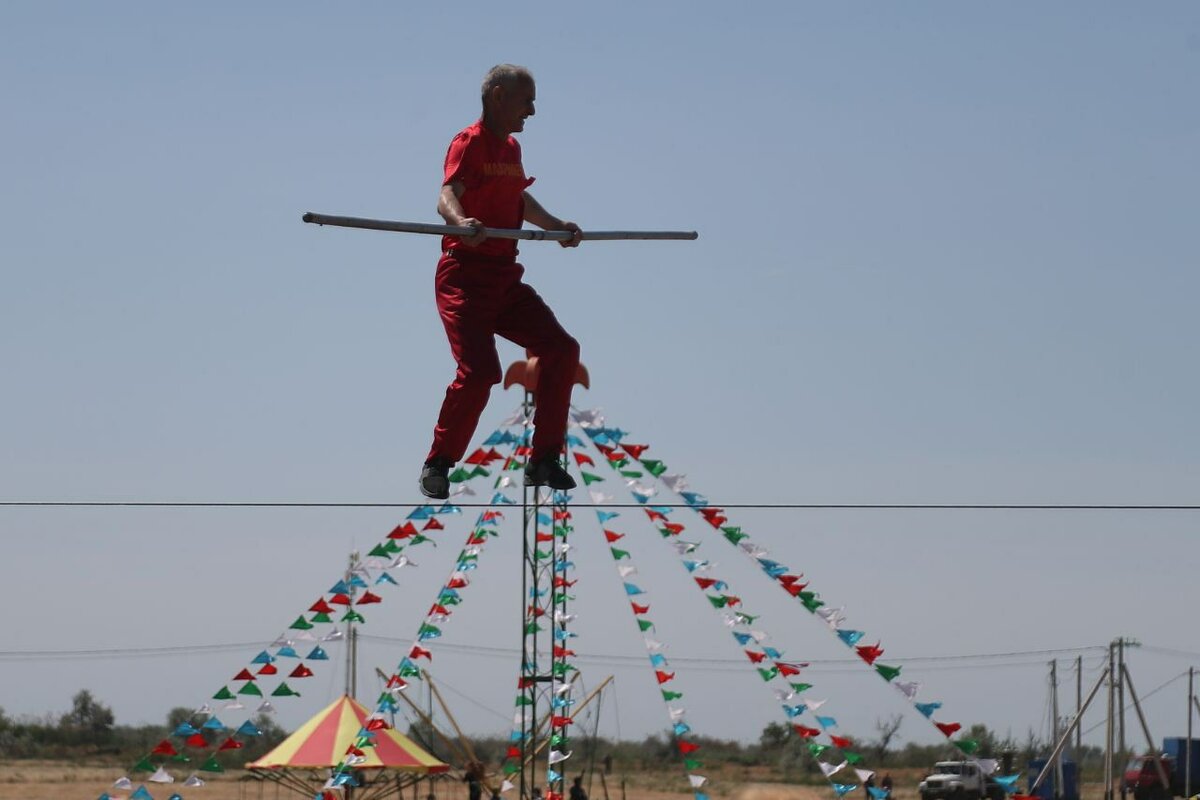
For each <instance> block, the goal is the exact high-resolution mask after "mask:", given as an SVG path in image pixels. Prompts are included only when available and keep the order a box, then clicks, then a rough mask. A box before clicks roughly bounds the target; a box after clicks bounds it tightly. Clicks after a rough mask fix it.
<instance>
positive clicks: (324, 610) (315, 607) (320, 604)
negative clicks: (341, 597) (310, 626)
mask: <svg viewBox="0 0 1200 800" xmlns="http://www.w3.org/2000/svg"><path fill="white" fill-rule="evenodd" d="M308 610H309V611H312V612H314V613H317V614H332V613H333V606H331V605H329V603H326V602H325V598H324V597H322V598H321V599H320V600H318V601H317V602H315V603H313V604H312V605H311V606H309V607H308Z"/></svg>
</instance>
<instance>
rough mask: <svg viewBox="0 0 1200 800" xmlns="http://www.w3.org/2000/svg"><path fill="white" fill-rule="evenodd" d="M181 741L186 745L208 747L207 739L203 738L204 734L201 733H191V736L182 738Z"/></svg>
mask: <svg viewBox="0 0 1200 800" xmlns="http://www.w3.org/2000/svg"><path fill="white" fill-rule="evenodd" d="M183 743H184V744H186V745H187V746H188V747H200V748H204V747H208V739H205V738H204V734H201V733H193V734H192V735H191V736H189V737H188V738H186V739H184V741H183Z"/></svg>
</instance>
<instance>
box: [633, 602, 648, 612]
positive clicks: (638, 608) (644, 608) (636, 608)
mask: <svg viewBox="0 0 1200 800" xmlns="http://www.w3.org/2000/svg"><path fill="white" fill-rule="evenodd" d="M629 605H631V606H633V613H635V614H649V613H650V606H639V605H638V604H637V603H630V604H629Z"/></svg>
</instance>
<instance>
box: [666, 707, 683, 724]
mask: <svg viewBox="0 0 1200 800" xmlns="http://www.w3.org/2000/svg"><path fill="white" fill-rule="evenodd" d="M686 713H687V709H686V708H671V707H670V706H667V714H669V715H670V717H671V722H679V720H681V719H683V715H684V714H686Z"/></svg>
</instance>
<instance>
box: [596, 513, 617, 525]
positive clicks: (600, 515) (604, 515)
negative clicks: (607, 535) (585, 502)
mask: <svg viewBox="0 0 1200 800" xmlns="http://www.w3.org/2000/svg"><path fill="white" fill-rule="evenodd" d="M596 516H597V517H598V518H599V519H600V523H601V524H604V523H605V522H608V521H609V520H610V519H613V518H614V517H619V516H621V513H620V512H619V511H597V512H596Z"/></svg>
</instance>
